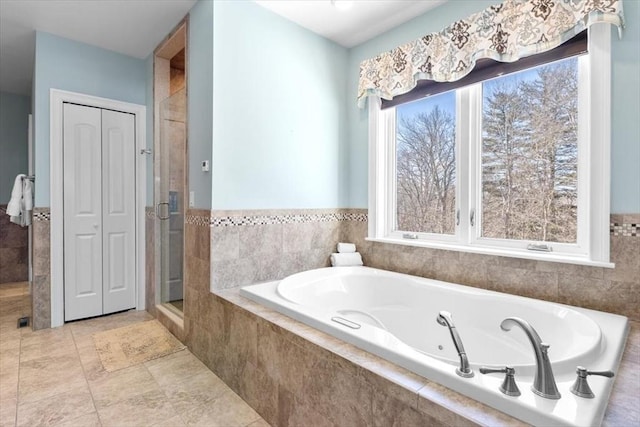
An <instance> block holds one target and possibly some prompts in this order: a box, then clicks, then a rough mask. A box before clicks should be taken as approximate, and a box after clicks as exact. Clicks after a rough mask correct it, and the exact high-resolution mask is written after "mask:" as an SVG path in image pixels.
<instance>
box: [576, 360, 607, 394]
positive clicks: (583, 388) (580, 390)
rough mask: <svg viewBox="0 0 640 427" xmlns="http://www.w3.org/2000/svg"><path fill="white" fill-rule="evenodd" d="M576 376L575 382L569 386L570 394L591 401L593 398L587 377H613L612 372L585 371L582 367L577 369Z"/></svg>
mask: <svg viewBox="0 0 640 427" xmlns="http://www.w3.org/2000/svg"><path fill="white" fill-rule="evenodd" d="M576 374H578V378H576V382H574V383H573V385H572V386H571V393H573V394H575V395H576V396H580V397H584V398H586V399H593V398H594V397H595V394H593V391H592V390H591V387H589V383H587V376H589V375H599V376H602V377H607V378H613V376H614V375H615V374H614V373H613V371H587V368H584V367H582V366H578V367H577V369H576Z"/></svg>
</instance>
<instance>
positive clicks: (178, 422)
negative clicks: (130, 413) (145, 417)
mask: <svg viewBox="0 0 640 427" xmlns="http://www.w3.org/2000/svg"><path fill="white" fill-rule="evenodd" d="M153 427H186V424H185V423H184V422H183V421H182V418H180V416H178V415H176V416H175V417H173V418H171V419H168V420H166V421H161V422H159V423H158V424H154V425H153Z"/></svg>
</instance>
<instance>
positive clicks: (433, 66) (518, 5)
mask: <svg viewBox="0 0 640 427" xmlns="http://www.w3.org/2000/svg"><path fill="white" fill-rule="evenodd" d="M598 22H603V23H608V24H612V25H616V26H617V27H618V28H619V29H620V28H622V26H623V23H624V18H623V11H622V0H506V1H505V2H503V3H502V4H498V5H494V6H490V7H489V8H487V9H485V10H483V11H481V12H478V13H476V14H473V15H471V16H469V17H468V18H466V19H462V20H460V21H457V22H454V23H453V24H451V25H449V26H448V27H446V28H445V29H443V30H442V31H440V32H437V33H431V34H427V35H426V36H424V37H422V38H420V39H418V40H414V41H412V42H409V43H406V44H404V45H402V46H398V47H397V48H395V49H393V50H390V51H388V52H384V53H382V54H380V55H378V56H376V57H375V58H371V59H367V60H365V61H363V62H362V63H361V64H360V81H359V85H358V106H359V107H360V108H363V107H364V106H365V103H366V97H367V96H368V95H375V96H379V97H380V98H382V99H389V100H390V99H393V97H394V96H396V95H401V94H405V93H407V92H409V91H411V90H412V89H413V88H414V87H415V86H416V84H417V82H418V80H425V79H428V80H435V81H438V82H451V81H456V80H458V79H461V78H462V77H464V76H466V75H467V74H469V73H470V72H471V70H473V67H474V66H475V64H476V61H477V60H479V59H482V58H489V59H493V60H496V61H501V62H513V61H517V60H518V59H520V58H523V57H526V56H530V55H534V54H536V53H541V52H546V51H548V50H551V49H553V48H555V47H556V46H559V45H560V44H562V43H564V42H565V41H567V40H569V39H571V38H572V37H574V36H575V35H577V34H579V33H580V32H581V31H583V30H584V29H585V28H587V27H589V26H591V25H592V24H595V23H598Z"/></svg>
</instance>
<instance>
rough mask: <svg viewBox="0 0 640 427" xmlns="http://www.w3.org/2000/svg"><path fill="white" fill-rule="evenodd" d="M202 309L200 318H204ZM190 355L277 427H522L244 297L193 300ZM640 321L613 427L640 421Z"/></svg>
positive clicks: (615, 400) (223, 294) (619, 379)
mask: <svg viewBox="0 0 640 427" xmlns="http://www.w3.org/2000/svg"><path fill="white" fill-rule="evenodd" d="M196 313H197V315H196ZM192 314H193V316H189V317H192V319H191V321H190V322H189V324H190V327H189V333H188V336H187V343H188V345H189V348H190V350H191V351H192V352H193V353H194V354H195V355H196V356H197V357H198V358H199V359H200V360H202V361H203V362H204V363H205V364H206V365H207V366H208V367H209V368H210V369H211V370H212V371H213V372H214V373H216V374H217V375H218V376H219V377H220V378H221V379H222V380H223V381H225V383H227V384H228V385H229V386H230V387H231V388H232V389H233V390H234V391H235V392H236V393H238V394H239V395H240V396H241V397H242V398H243V399H244V400H245V401H246V402H247V403H249V404H250V405H251V406H252V407H253V408H254V409H255V410H256V411H257V412H258V413H259V414H260V415H261V416H262V417H263V418H264V419H265V420H266V421H267V422H269V424H271V425H273V426H283V427H284V426H303V425H313V426H345V425H349V426H392V425H394V426H417V425H428V426H471V425H483V426H520V425H524V424H523V423H522V422H521V421H519V420H516V419H514V418H512V417H510V416H508V415H506V414H504V413H502V412H499V411H497V410H494V409H492V408H490V407H488V406H486V405H483V404H480V403H478V402H476V401H474V400H472V399H469V398H467V397H465V396H463V395H461V394H459V393H456V392H453V391H451V390H449V389H447V388H446V387H443V386H441V385H439V384H436V383H434V382H432V381H429V380H427V379H425V378H423V377H420V376H418V375H415V374H413V373H411V372H409V371H407V370H405V369H403V368H400V367H398V366H397V365H393V364H391V363H389V362H387V361H385V360H383V359H380V358H378V357H376V356H374V355H372V354H370V353H367V352H365V351H362V350H359V349H358V348H356V347H354V346H352V345H350V344H347V343H345V342H343V341H340V340H338V339H336V338H333V337H331V336H329V335H327V334H324V333H322V332H320V331H317V330H315V329H313V328H310V327H308V326H306V325H303V324H302V323H299V322H297V321H295V320H293V319H291V318H289V317H287V316H284V315H281V314H279V313H276V312H275V311H273V310H270V309H268V308H266V307H264V306H261V305H258V304H256V303H254V302H252V301H249V300H247V299H245V298H242V297H240V296H239V294H238V290H237V289H228V290H222V291H218V292H217V294H211V293H209V294H206V295H203V297H202V298H199V299H198V300H197V301H194V306H193V312H192ZM639 359H640V324H639V323H638V322H631V332H630V335H629V339H628V342H627V347H626V350H625V353H624V356H623V361H622V364H621V365H620V369H619V371H618V372H617V375H616V378H615V383H614V388H613V393H612V397H611V400H610V403H609V406H608V408H607V411H606V413H605V418H604V422H603V425H604V426H616V427H617V426H631V425H638V422H640V410H639V408H640V397H639V396H640V381H639V377H638V375H639V373H640V360H639Z"/></svg>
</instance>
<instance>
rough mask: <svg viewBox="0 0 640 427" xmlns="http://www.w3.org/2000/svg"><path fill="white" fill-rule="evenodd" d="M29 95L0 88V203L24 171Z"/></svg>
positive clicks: (26, 149)
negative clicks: (0, 89) (1, 90)
mask: <svg viewBox="0 0 640 427" xmlns="http://www.w3.org/2000/svg"><path fill="white" fill-rule="evenodd" d="M30 112H31V98H30V97H28V96H22V95H15V94H13V93H8V92H0V205H6V204H7V203H9V199H10V198H11V190H12V189H13V182H14V180H15V178H16V175H18V174H19V173H24V174H27V173H28V169H27V168H28V144H27V143H28V140H27V139H28V135H29V134H28V132H29V113H30Z"/></svg>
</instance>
